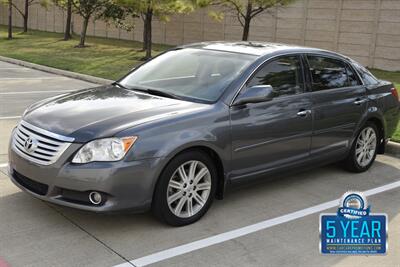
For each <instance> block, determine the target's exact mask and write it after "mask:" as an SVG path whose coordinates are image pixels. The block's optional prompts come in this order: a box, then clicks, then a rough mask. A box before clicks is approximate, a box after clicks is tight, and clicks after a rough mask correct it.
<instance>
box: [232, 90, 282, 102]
mask: <svg viewBox="0 0 400 267" xmlns="http://www.w3.org/2000/svg"><path fill="white" fill-rule="evenodd" d="M273 96H274V92H273V88H272V86H271V85H255V86H252V87H250V88H247V90H246V91H245V92H244V93H243V94H241V95H239V96H238V97H237V98H236V100H235V102H234V103H233V106H239V105H244V104H248V103H260V102H266V101H270V100H272V98H273Z"/></svg>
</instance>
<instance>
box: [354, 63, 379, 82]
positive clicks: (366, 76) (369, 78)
mask: <svg viewBox="0 0 400 267" xmlns="http://www.w3.org/2000/svg"><path fill="white" fill-rule="evenodd" d="M352 63H353V66H354V67H355V68H356V69H357V71H358V73H359V74H360V77H361V79H362V80H363V82H364V84H365V85H373V84H377V83H379V80H378V79H377V78H375V76H374V75H372V73H371V72H369V70H367V69H366V68H365V67H364V66H363V65H361V64H360V63H358V62H356V61H352Z"/></svg>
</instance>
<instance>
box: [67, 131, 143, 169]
mask: <svg viewBox="0 0 400 267" xmlns="http://www.w3.org/2000/svg"><path fill="white" fill-rule="evenodd" d="M136 140H137V136H130V137H124V138H118V137H112V138H104V139H98V140H94V141H91V142H89V143H87V144H86V145H84V146H83V147H82V148H81V149H80V150H79V151H78V153H76V155H75V157H74V159H73V160H72V163H88V162H92V161H118V160H121V159H122V158H123V157H124V156H125V154H126V152H128V150H129V148H131V146H132V145H133V144H134V143H135V141H136Z"/></svg>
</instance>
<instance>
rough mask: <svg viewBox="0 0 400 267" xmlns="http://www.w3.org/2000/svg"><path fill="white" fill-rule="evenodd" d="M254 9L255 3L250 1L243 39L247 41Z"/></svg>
mask: <svg viewBox="0 0 400 267" xmlns="http://www.w3.org/2000/svg"><path fill="white" fill-rule="evenodd" d="M252 9H253V3H252V2H251V1H248V2H247V9H246V17H245V18H244V25H243V35H242V41H247V40H248V39H249V32H250V22H251V11H252Z"/></svg>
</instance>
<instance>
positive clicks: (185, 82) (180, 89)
mask: <svg viewBox="0 0 400 267" xmlns="http://www.w3.org/2000/svg"><path fill="white" fill-rule="evenodd" d="M254 59H255V57H254V56H252V55H244V54H238V53H229V52H221V51H211V50H201V49H191V48H186V49H179V50H173V51H169V52H166V53H164V54H162V55H160V56H158V57H156V58H154V59H153V60H151V61H149V62H147V63H145V64H143V65H142V66H140V67H139V68H138V69H136V70H135V71H133V72H132V73H131V74H129V75H128V76H126V77H125V78H123V79H122V80H121V81H120V84H121V85H123V86H124V87H126V88H128V89H142V90H149V89H150V90H158V91H162V92H165V93H168V94H171V95H175V96H177V97H180V98H182V99H188V100H192V101H196V100H200V101H205V102H214V101H216V100H217V99H218V98H219V97H220V96H221V95H222V93H223V92H224V90H225V88H226V87H227V86H228V85H229V84H230V83H231V82H232V81H233V80H234V79H235V78H236V77H237V76H238V75H239V74H240V73H241V72H242V71H243V70H244V69H245V68H246V67H247V66H248V65H249V64H250V63H251V62H253V61H254Z"/></svg>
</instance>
